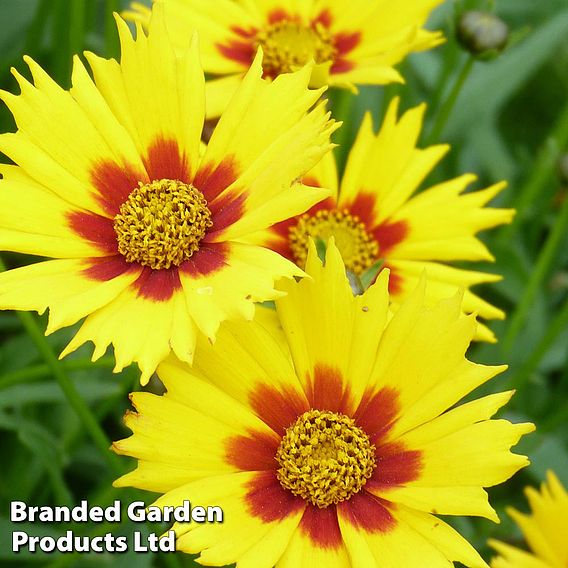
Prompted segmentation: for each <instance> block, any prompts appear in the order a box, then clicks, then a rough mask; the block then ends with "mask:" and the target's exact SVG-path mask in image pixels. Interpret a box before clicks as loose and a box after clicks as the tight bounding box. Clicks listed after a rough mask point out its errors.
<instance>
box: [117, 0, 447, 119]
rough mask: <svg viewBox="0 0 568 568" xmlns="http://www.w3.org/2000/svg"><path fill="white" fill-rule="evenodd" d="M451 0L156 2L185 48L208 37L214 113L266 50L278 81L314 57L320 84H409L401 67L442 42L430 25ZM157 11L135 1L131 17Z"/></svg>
mask: <svg viewBox="0 0 568 568" xmlns="http://www.w3.org/2000/svg"><path fill="white" fill-rule="evenodd" d="M442 1H443V0H398V1H397V2H392V1H390V0H389V1H386V0H300V1H297V0H155V2H156V4H158V3H159V4H163V5H164V6H165V8H166V16H167V25H168V28H169V29H170V30H171V32H172V36H173V37H174V38H175V40H176V41H177V43H178V45H179V46H184V45H185V43H186V38H187V37H188V34H190V32H191V30H194V29H195V30H197V31H198V32H199V37H200V39H201V41H202V46H201V47H202V57H203V66H204V68H205V71H207V72H208V73H211V74H212V75H213V76H214V77H215V79H214V80H213V81H211V82H209V83H208V89H209V92H208V95H209V96H208V99H207V101H208V104H207V115H208V117H210V118H214V117H216V116H218V115H219V114H220V113H221V112H222V111H223V109H224V108H225V106H226V104H227V102H228V101H229V100H230V97H231V95H232V93H233V92H234V90H235V89H236V88H237V86H238V84H239V82H240V81H241V78H242V75H243V73H244V72H245V71H246V70H247V69H248V68H249V66H250V64H251V62H252V60H253V59H254V55H255V53H256V52H257V50H258V48H262V50H263V51H264V54H265V59H264V64H263V67H264V74H265V76H266V77H269V78H274V77H276V76H278V75H280V74H281V73H288V72H290V71H294V70H296V69H298V68H299V67H302V66H303V65H305V64H306V63H308V62H309V61H310V60H314V61H315V63H316V67H315V69H314V72H313V76H312V84H313V85H316V86H320V85H323V84H326V83H329V84H331V85H334V86H339V87H351V88H352V86H353V85H354V84H373V85H383V84H386V83H392V82H401V81H402V77H401V76H400V75H399V73H398V72H397V71H396V70H395V69H394V65H396V64H397V63H399V62H400V61H402V60H403V59H404V58H405V57H406V56H407V55H408V54H409V53H412V52H414V51H420V50H425V49H429V48H432V47H435V46H436V45H439V44H440V43H442V41H443V37H442V35H441V33H438V32H429V31H427V30H424V29H422V26H423V25H424V23H425V22H426V20H427V19H428V16H429V15H430V13H431V11H432V10H433V9H434V8H435V7H436V6H438V5H439V4H441V3H442ZM150 14H151V10H150V8H148V7H147V6H144V5H143V4H141V3H139V2H133V3H132V5H131V8H130V10H128V11H126V12H125V17H127V18H130V19H132V20H135V21H138V22H141V23H142V24H144V25H146V22H147V21H148V19H149V18H150Z"/></svg>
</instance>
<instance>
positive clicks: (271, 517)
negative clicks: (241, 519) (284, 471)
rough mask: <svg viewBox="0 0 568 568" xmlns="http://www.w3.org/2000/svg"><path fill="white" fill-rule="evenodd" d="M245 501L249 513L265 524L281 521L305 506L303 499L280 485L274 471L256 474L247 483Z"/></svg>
mask: <svg viewBox="0 0 568 568" xmlns="http://www.w3.org/2000/svg"><path fill="white" fill-rule="evenodd" d="M245 501H246V503H247V505H248V510H249V513H250V514H251V515H254V516H255V517H257V518H259V519H262V520H263V521H264V522H265V523H272V522H274V521H281V520H283V519H285V518H286V517H288V516H289V515H293V514H294V513H296V512H298V511H301V510H302V509H303V508H304V507H305V506H306V502H305V501H304V500H303V499H301V498H300V497H296V496H295V495H294V494H292V492H290V491H288V490H286V489H284V488H283V487H282V485H280V482H279V481H278V479H277V478H276V472H275V471H263V472H260V473H258V474H257V475H256V476H255V477H254V478H253V479H252V481H251V482H250V483H249V487H248V491H247V494H246V496H245Z"/></svg>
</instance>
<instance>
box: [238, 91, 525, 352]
mask: <svg viewBox="0 0 568 568" xmlns="http://www.w3.org/2000/svg"><path fill="white" fill-rule="evenodd" d="M424 110H425V106H424V105H421V106H419V107H416V108H414V109H412V110H409V111H408V112H406V113H404V115H403V116H402V117H401V118H400V119H398V118H397V113H398V99H395V100H394V101H393V102H392V103H391V105H390V107H389V109H388V111H387V114H386V116H385V119H384V123H383V125H382V127H381V129H380V132H379V133H378V134H375V133H374V131H373V125H372V119H371V117H370V115H367V116H366V118H365V119H364V121H363V124H362V125H361V128H360V131H359V134H358V137H357V139H356V141H355V144H354V146H353V148H352V149H351V153H350V154H349V157H348V160H347V165H346V168H345V172H344V174H343V178H342V180H341V182H339V181H338V176H337V171H336V165H335V161H334V158H333V156H332V155H331V154H329V155H328V156H326V157H325V158H324V159H323V160H322V161H321V162H320V163H319V164H318V165H317V166H316V167H315V168H314V169H313V171H312V172H310V173H308V174H307V175H306V176H305V177H304V178H303V181H304V183H307V184H309V185H316V186H317V185H320V186H322V187H330V188H331V189H332V190H333V191H334V195H332V196H331V197H330V198H329V199H327V200H325V201H322V202H320V203H319V204H317V205H315V206H314V207H313V208H312V209H310V210H309V211H307V212H306V213H304V214H302V215H298V216H297V217H295V218H290V219H287V220H286V221H284V222H282V223H278V224H276V225H274V226H272V227H270V228H268V229H266V230H263V231H261V232H259V233H258V234H255V235H254V236H253V237H250V238H249V241H250V242H253V243H255V244H260V245H262V246H267V247H269V248H271V249H273V250H275V251H278V252H279V253H280V254H282V255H283V256H285V257H286V258H289V259H290V260H293V261H294V262H296V263H297V264H298V265H299V266H302V267H303V266H304V264H305V261H306V255H307V250H308V239H309V237H312V238H314V239H322V240H323V241H326V240H327V239H328V238H329V237H330V236H332V235H333V236H334V237H335V241H336V243H337V246H338V247H339V250H340V251H341V254H342V255H343V259H344V261H345V264H346V266H347V269H348V270H349V271H351V272H353V273H354V274H356V275H361V274H363V273H365V272H366V271H368V270H369V269H371V268H373V267H374V266H375V265H376V263H377V262H383V263H384V266H385V267H388V268H390V270H391V276H390V294H391V299H392V301H393V305H395V306H396V305H398V304H399V303H400V302H401V301H402V300H403V299H404V298H406V297H408V295H409V294H410V293H411V291H412V290H414V288H415V287H416V285H417V282H418V280H419V279H420V277H421V275H422V273H423V272H424V271H426V274H427V276H428V286H427V296H428V299H429V301H430V302H431V303H434V302H437V301H439V300H441V299H443V298H446V297H448V296H451V295H452V294H454V293H455V291H456V290H457V289H458V288H459V287H464V288H466V292H465V295H464V302H463V307H464V309H465V311H466V312H468V313H472V312H475V313H477V314H479V315H480V316H481V317H483V318H487V319H494V318H495V319H503V318H504V313H503V311H502V310H500V309H497V308H496V307H494V306H492V305H491V304H489V303H488V302H486V301H484V300H483V299H481V298H480V297H479V296H478V295H476V294H475V293H473V292H472V291H471V290H470V287H472V286H474V285H476V284H481V283H485V282H495V281H498V280H500V279H501V277H500V276H498V275H494V274H487V273H484V272H478V271H471V270H464V269H461V268H455V267H452V266H450V265H448V264H447V263H448V261H493V260H494V258H493V256H492V255H491V253H490V252H489V250H488V249H487V247H486V246H485V245H484V244H483V243H482V242H481V241H480V240H479V239H478V238H476V233H477V232H478V231H480V230H483V229H488V228H490V227H495V226H496V225H499V224H502V223H509V222H511V220H512V217H513V214H514V211H513V210H510V209H495V208H488V207H485V205H486V204H487V203H488V202H489V201H490V200H491V199H493V198H494V197H495V196H496V195H497V194H498V193H499V192H500V191H502V189H503V188H504V187H505V185H506V184H505V183H504V182H503V183H498V184H496V185H493V186H492V187H489V188H487V189H484V190H482V191H476V192H467V193H464V191H465V190H466V188H468V186H469V185H470V184H471V183H472V182H474V181H475V180H476V176H475V175H472V174H466V175H463V176H461V177H458V178H455V179H451V180H448V181H446V182H443V183H440V184H438V185H435V186H433V187H431V188H429V189H426V190H425V191H422V192H420V193H418V194H416V192H417V190H418V188H419V187H420V185H421V183H422V182H423V181H424V179H425V177H426V176H427V175H428V174H429V173H430V172H431V171H432V170H433V169H434V167H435V166H436V164H437V163H438V162H439V161H440V160H441V159H442V158H443V156H444V155H445V154H446V153H447V152H448V150H449V146H447V145H445V144H443V145H436V146H430V147H428V148H426V149H419V148H418V147H417V141H418V138H419V136H420V131H421V127H422V121H423V115H424ZM478 339H483V340H486V341H495V339H494V335H493V333H492V332H491V331H490V330H489V329H488V328H487V327H486V326H484V325H480V326H479V328H478Z"/></svg>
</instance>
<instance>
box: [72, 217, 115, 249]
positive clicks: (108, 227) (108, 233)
mask: <svg viewBox="0 0 568 568" xmlns="http://www.w3.org/2000/svg"><path fill="white" fill-rule="evenodd" d="M67 223H68V224H69V227H70V228H71V230H72V231H74V232H75V233H76V234H77V235H79V236H80V237H81V238H82V239H85V240H86V241H89V242H90V243H93V244H94V245H95V246H96V247H97V248H99V249H100V250H102V251H104V252H105V253H108V254H109V255H113V254H117V253H118V243H117V240H116V232H115V230H114V225H113V223H114V222H113V220H112V219H109V218H108V217H102V216H101V215H97V214H96V213H86V212H82V211H73V212H71V213H68V214H67Z"/></svg>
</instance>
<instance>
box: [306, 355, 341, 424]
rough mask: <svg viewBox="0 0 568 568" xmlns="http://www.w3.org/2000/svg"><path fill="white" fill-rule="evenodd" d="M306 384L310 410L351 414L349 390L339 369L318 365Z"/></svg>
mask: <svg viewBox="0 0 568 568" xmlns="http://www.w3.org/2000/svg"><path fill="white" fill-rule="evenodd" d="M306 382H307V388H306V396H307V397H308V401H309V403H310V408H319V409H320V410H329V411H331V412H340V413H342V414H347V415H349V414H350V408H348V403H349V389H348V388H347V386H346V385H345V384H344V381H343V376H342V374H341V372H340V371H339V369H334V368H333V367H329V366H328V365H324V364H322V363H318V364H316V365H315V366H314V372H313V376H311V377H310V376H308V377H307V381H306Z"/></svg>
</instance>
